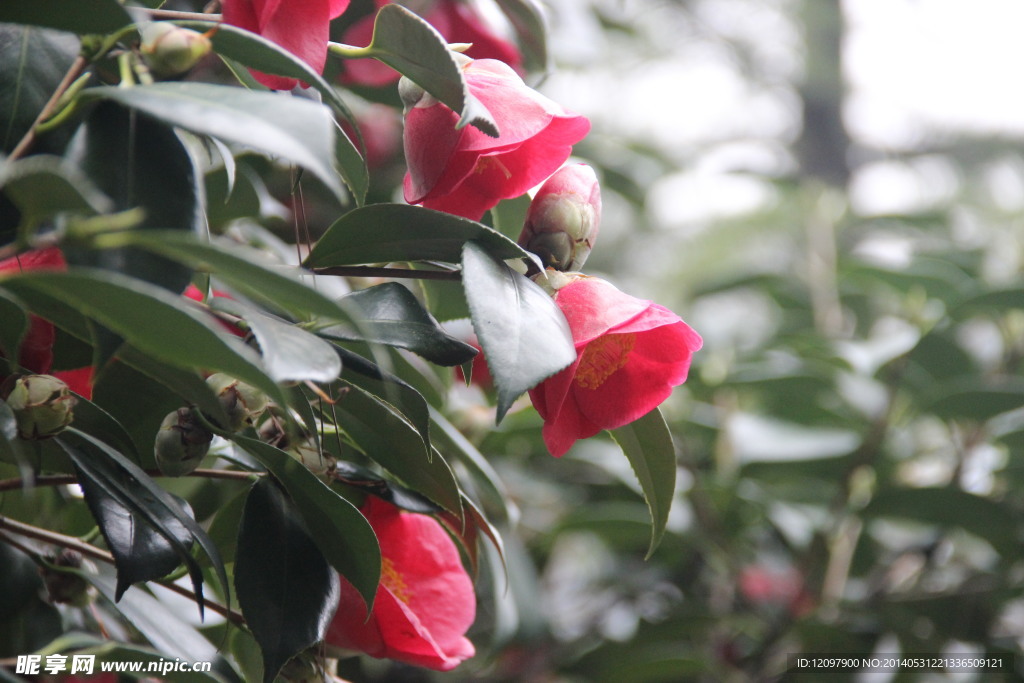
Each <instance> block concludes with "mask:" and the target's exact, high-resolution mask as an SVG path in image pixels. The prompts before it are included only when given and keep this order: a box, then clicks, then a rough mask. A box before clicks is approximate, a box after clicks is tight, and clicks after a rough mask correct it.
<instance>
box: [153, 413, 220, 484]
mask: <svg viewBox="0 0 1024 683" xmlns="http://www.w3.org/2000/svg"><path fill="white" fill-rule="evenodd" d="M211 441H213V434H212V433H210V430H208V429H207V428H206V427H204V426H203V424H202V422H200V421H199V418H198V417H197V416H196V414H195V413H194V412H193V411H192V409H191V408H179V409H178V410H175V411H174V412H173V413H168V415H167V417H165V418H164V420H163V422H161V423H160V431H158V432H157V434H156V441H155V442H154V444H153V455H154V457H155V458H156V466H157V467H159V468H160V471H161V472H163V473H164V474H166V475H167V476H169V477H180V476H183V475H186V474H188V473H189V472H191V471H192V470H194V469H195V468H197V467H199V463H200V462H201V461H202V459H203V458H204V457H206V454H207V453H208V452H209V451H210V442H211Z"/></svg>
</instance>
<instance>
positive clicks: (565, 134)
mask: <svg viewBox="0 0 1024 683" xmlns="http://www.w3.org/2000/svg"><path fill="white" fill-rule="evenodd" d="M463 71H464V73H465V77H466V84H467V86H468V87H469V91H470V93H472V94H473V95H474V96H476V97H477V99H479V100H480V102H481V103H483V105H484V106H485V107H487V109H488V110H489V111H490V112H491V115H492V116H493V117H494V120H495V123H497V125H498V130H499V131H500V133H501V135H500V136H499V137H497V138H492V137H489V136H487V135H485V134H484V133H482V132H481V131H479V130H478V129H477V128H475V127H474V126H465V127H463V128H462V129H460V130H456V129H455V124H456V123H457V122H458V119H459V115H458V114H456V113H455V112H453V111H452V110H451V109H449V108H448V107H447V106H445V105H443V104H441V103H440V102H438V101H437V100H435V99H434V98H433V97H431V96H430V95H426V94H425V95H424V96H423V97H421V98H420V100H419V102H417V103H416V104H415V105H414V106H411V107H410V108H409V110H408V111H407V113H406V115H405V135H404V144H405V160H406V163H407V164H408V166H409V172H408V173H407V174H406V176H405V187H404V189H405V200H406V201H407V202H409V203H410V204H422V205H423V206H425V207H427V208H428V209H436V210H438V211H446V212H448V213H452V214H455V215H457V216H465V217H466V218H471V219H473V220H479V219H480V218H481V217H482V216H483V215H484V212H486V211H487V210H488V209H490V208H491V207H493V206H495V205H496V204H497V203H498V202H499V201H501V200H502V199H508V198H511V197H518V196H519V195H521V194H523V193H524V192H526V191H527V190H529V189H530V188H531V187H534V186H535V185H538V184H539V183H540V182H542V181H543V180H544V179H545V178H547V177H548V176H549V175H551V174H552V173H553V172H554V171H556V170H557V169H558V167H559V166H561V165H562V164H563V163H565V160H566V159H567V158H568V157H569V154H570V153H571V152H572V146H573V145H574V144H576V143H577V142H579V141H580V140H582V139H583V137H584V136H585V135H586V134H587V132H588V131H589V130H590V121H588V120H587V118H586V117H584V116H580V115H578V114H571V113H569V112H567V111H565V110H564V109H563V108H562V107H561V106H560V105H558V104H556V103H555V102H553V101H551V100H550V99H548V98H547V97H544V96H543V95H541V94H540V93H538V92H537V91H535V90H533V89H532V88H529V87H528V86H527V85H526V84H525V83H523V80H522V79H521V78H520V77H519V76H518V75H516V73H515V72H514V71H513V70H512V69H511V68H510V67H509V66H508V65H506V64H503V63H502V62H498V61H495V60H493V59H478V60H472V61H469V62H468V63H466V65H465V66H463Z"/></svg>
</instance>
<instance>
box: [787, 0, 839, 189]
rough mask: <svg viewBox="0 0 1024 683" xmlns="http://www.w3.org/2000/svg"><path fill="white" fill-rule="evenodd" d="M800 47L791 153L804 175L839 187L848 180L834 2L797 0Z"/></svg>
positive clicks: (828, 0)
mask: <svg viewBox="0 0 1024 683" xmlns="http://www.w3.org/2000/svg"><path fill="white" fill-rule="evenodd" d="M799 11H800V16H801V17H802V19H803V27H804V45H805V49H806V58H805V69H806V72H805V77H804V82H803V84H802V85H801V87H800V98H801V101H802V107H803V130H802V132H801V134H800V138H799V140H798V141H797V145H796V152H797V156H798V158H799V160H800V169H801V173H802V174H803V175H804V177H806V178H808V179H811V178H813V179H817V180H819V181H821V182H823V183H825V184H827V185H831V186H832V187H837V188H845V187H846V184H847V181H848V180H849V178H850V169H849V166H848V161H847V151H848V148H849V145H850V138H849V135H847V132H846V128H845V126H844V125H843V113H842V108H843V95H844V92H845V85H844V79H843V63H842V48H843V31H844V20H843V11H842V6H841V2H840V0H803V1H802V3H801V5H800V8H799Z"/></svg>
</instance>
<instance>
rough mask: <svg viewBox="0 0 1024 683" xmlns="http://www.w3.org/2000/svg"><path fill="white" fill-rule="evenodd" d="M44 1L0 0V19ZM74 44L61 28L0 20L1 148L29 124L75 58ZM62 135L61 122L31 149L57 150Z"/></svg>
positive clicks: (8, 145) (15, 140)
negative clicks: (31, 25) (32, 26)
mask: <svg viewBox="0 0 1024 683" xmlns="http://www.w3.org/2000/svg"><path fill="white" fill-rule="evenodd" d="M108 1H109V0H108ZM44 4H48V3H35V2H3V3H0V22H8V21H10V20H12V19H14V18H15V15H17V14H21V13H31V14H33V15H34V14H37V13H39V12H38V8H39V6H40V5H44ZM67 4H74V5H77V6H78V7H79V8H80V10H81V11H86V10H85V7H84V5H82V3H79V2H75V1H74V0H70V2H68V3H67ZM77 13H78V12H75V14H77ZM5 16H10V19H5V18H3V17H5ZM56 20H57V21H60V19H56ZM78 49H79V44H78V39H77V38H76V37H75V36H73V35H69V34H67V33H61V32H58V31H49V30H46V29H40V28H31V27H28V26H14V25H6V26H4V25H0V151H2V152H3V153H4V154H10V152H11V151H12V150H13V149H14V148H15V146H17V144H18V142H20V141H21V138H22V137H24V135H25V134H26V133H27V132H28V131H29V130H30V129H31V128H32V125H33V124H34V123H35V120H36V117H37V116H39V112H41V111H42V110H43V107H44V106H45V105H46V102H47V101H48V100H49V99H50V96H51V95H52V94H53V92H54V91H55V90H56V89H57V86H58V85H60V82H61V80H62V79H63V78H64V74H65V72H67V70H68V68H69V67H70V66H71V64H72V63H73V62H74V61H75V57H76V56H77V55H78ZM68 137H69V133H68V131H67V129H65V128H63V127H61V128H59V129H57V130H56V131H53V132H51V133H48V134H46V135H43V136H41V137H40V139H39V140H37V141H36V144H35V146H34V147H33V148H32V151H35V152H44V153H49V154H60V153H61V151H62V150H63V147H64V145H65V144H66V143H67V140H68Z"/></svg>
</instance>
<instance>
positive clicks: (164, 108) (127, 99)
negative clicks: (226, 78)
mask: <svg viewBox="0 0 1024 683" xmlns="http://www.w3.org/2000/svg"><path fill="white" fill-rule="evenodd" d="M83 97H87V98H94V99H110V100H114V101H116V102H118V103H120V104H122V105H123V106H125V107H130V108H133V109H137V110H138V111H142V112H145V113H146V114H148V115H150V116H153V117H154V118H157V119H160V120H161V121H163V122H165V123H168V124H170V125H173V126H178V127H180V128H184V129H186V130H190V131H192V132H194V133H201V134H203V135H210V136H212V137H215V138H220V139H221V140H224V141H226V142H235V143H238V144H240V145H245V146H246V147H252V148H254V149H257V150H259V151H261V152H264V153H266V154H270V155H274V156H278V157H281V158H282V159H284V160H285V161H289V162H292V163H294V164H297V165H299V166H302V167H304V168H306V169H308V170H309V171H310V172H312V173H313V174H314V175H315V176H316V177H317V178H319V179H320V181H321V182H323V183H324V185H325V186H327V188H328V189H330V190H331V191H332V192H333V193H334V195H335V196H336V197H337V198H338V200H339V201H342V202H343V201H344V195H345V191H344V189H343V188H342V185H341V181H340V179H339V177H338V174H337V172H336V171H335V169H334V151H335V140H334V131H335V125H334V119H333V118H332V116H331V111H330V110H329V109H327V108H326V107H323V106H321V105H319V104H317V103H315V102H311V101H309V100H305V99H301V98H297V97H281V96H280V95H277V94H275V93H270V92H253V91H249V90H245V89H242V88H233V87H228V86H222V85H212V84H209V83H191V82H189V83H154V84H153V85H139V86H135V87H133V88H117V87H108V86H104V87H98V88H89V89H87V90H86V91H84V92H83Z"/></svg>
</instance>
